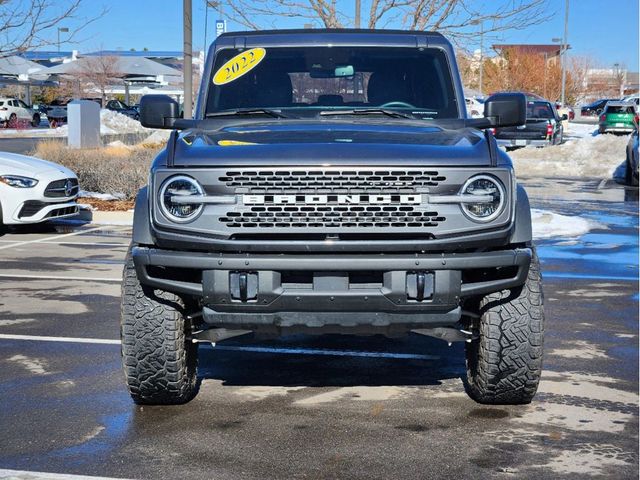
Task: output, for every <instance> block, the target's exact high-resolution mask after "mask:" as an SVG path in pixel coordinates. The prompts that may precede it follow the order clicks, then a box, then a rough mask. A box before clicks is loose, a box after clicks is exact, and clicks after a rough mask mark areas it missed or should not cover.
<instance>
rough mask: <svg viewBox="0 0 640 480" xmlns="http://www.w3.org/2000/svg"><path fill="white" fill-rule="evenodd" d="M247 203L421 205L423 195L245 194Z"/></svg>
mask: <svg viewBox="0 0 640 480" xmlns="http://www.w3.org/2000/svg"><path fill="white" fill-rule="evenodd" d="M242 203H243V204H245V205H270V204H273V205H293V204H305V205H327V204H339V205H359V204H369V205H397V204H408V205H416V204H417V205H419V204H420V203H422V197H421V195H384V194H383V195H377V194H373V195H243V196H242Z"/></svg>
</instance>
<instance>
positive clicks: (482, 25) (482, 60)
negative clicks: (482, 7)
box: [471, 20, 484, 94]
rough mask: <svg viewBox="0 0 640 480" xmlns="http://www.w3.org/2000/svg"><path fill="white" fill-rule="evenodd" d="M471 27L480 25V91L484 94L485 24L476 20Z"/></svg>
mask: <svg viewBox="0 0 640 480" xmlns="http://www.w3.org/2000/svg"><path fill="white" fill-rule="evenodd" d="M471 25H480V75H479V78H478V90H480V93H481V94H482V77H483V76H484V22H483V21H482V20H474V21H473V22H471Z"/></svg>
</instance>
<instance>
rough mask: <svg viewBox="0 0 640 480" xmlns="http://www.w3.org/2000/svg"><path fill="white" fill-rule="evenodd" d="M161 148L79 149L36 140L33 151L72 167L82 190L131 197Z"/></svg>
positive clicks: (151, 146) (147, 173)
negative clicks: (36, 143)
mask: <svg viewBox="0 0 640 480" xmlns="http://www.w3.org/2000/svg"><path fill="white" fill-rule="evenodd" d="M161 148H162V145H161V144H154V145H149V144H144V145H136V146H127V145H124V144H121V145H112V146H107V147H103V148H86V149H78V148H69V147H67V146H66V145H64V144H63V143H61V142H59V141H46V142H40V143H38V145H37V147H36V150H35V152H34V154H33V155H34V156H36V157H38V158H41V159H43V160H49V161H51V162H55V163H59V164H60V165H64V166H65V167H67V168H69V169H71V170H73V171H74V172H75V173H76V175H77V176H78V180H79V181H80V188H81V189H82V190H85V191H90V192H99V193H110V194H112V195H116V196H121V197H122V198H124V199H133V198H135V196H136V193H137V192H138V190H139V189H140V188H141V187H142V186H144V185H146V183H147V178H148V176H149V167H150V165H151V162H152V160H153V159H154V157H155V156H156V154H157V153H158V151H159V150H160V149H161Z"/></svg>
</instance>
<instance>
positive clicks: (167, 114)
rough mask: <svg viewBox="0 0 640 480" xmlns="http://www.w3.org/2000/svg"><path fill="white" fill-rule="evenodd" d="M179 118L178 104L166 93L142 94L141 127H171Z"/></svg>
mask: <svg viewBox="0 0 640 480" xmlns="http://www.w3.org/2000/svg"><path fill="white" fill-rule="evenodd" d="M179 118H181V115H180V105H178V102H176V101H175V100H174V99H172V98H171V97H169V96H168V95H144V96H143V97H142V98H141V99H140V123H141V124H142V126H143V127H147V128H164V129H173V128H174V125H175V123H176V120H178V119H179Z"/></svg>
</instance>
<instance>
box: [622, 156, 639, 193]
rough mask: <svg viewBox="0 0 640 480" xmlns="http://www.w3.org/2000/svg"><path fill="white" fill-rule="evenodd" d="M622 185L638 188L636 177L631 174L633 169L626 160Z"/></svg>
mask: <svg viewBox="0 0 640 480" xmlns="http://www.w3.org/2000/svg"><path fill="white" fill-rule="evenodd" d="M624 184H625V185H631V186H635V187H637V186H638V177H637V176H636V175H634V173H633V167H632V166H631V162H630V161H629V160H627V161H626V162H624Z"/></svg>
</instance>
